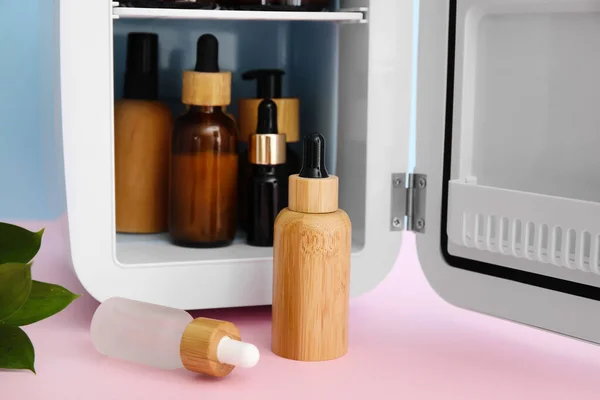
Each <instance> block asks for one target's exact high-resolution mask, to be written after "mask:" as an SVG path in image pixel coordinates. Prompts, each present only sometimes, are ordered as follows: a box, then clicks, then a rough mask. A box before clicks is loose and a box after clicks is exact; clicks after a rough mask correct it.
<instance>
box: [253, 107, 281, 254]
mask: <svg viewBox="0 0 600 400" xmlns="http://www.w3.org/2000/svg"><path fill="white" fill-rule="evenodd" d="M248 141H249V146H250V149H249V150H250V151H249V152H248V161H249V163H250V177H249V179H248V205H247V207H248V232H247V233H248V238H247V241H248V244H249V245H250V246H259V247H271V246H273V226H274V224H275V218H277V214H279V212H280V211H281V210H283V209H284V208H285V207H287V179H288V177H287V174H278V173H277V172H279V171H277V168H285V167H286V165H285V161H286V138H285V134H279V133H278V129H277V105H276V104H275V102H274V101H272V100H269V99H265V100H263V101H262V102H261V103H260V105H259V106H258V126H257V128H256V134H254V135H250V137H249V139H248ZM282 175H283V176H282Z"/></svg>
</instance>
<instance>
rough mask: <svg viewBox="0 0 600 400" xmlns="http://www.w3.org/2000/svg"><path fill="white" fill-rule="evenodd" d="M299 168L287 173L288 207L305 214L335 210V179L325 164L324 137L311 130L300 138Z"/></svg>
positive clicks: (336, 192) (337, 182)
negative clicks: (307, 134) (300, 167)
mask: <svg viewBox="0 0 600 400" xmlns="http://www.w3.org/2000/svg"><path fill="white" fill-rule="evenodd" d="M303 144H304V151H303V158H302V169H301V170H300V173H299V174H298V175H292V176H290V182H289V209H290V210H291V211H296V212H301V213H308V214H325V213H331V212H335V211H337V210H338V186H339V180H338V177H337V176H335V175H329V173H328V172H327V169H326V167H325V138H324V137H323V136H322V135H320V134H318V133H313V134H312V135H310V136H307V137H305V138H304V141H303Z"/></svg>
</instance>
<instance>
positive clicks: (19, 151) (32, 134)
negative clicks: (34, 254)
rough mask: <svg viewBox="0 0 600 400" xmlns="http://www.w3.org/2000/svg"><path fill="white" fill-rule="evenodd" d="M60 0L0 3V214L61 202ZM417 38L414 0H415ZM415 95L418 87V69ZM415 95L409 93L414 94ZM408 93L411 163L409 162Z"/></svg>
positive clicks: (43, 210) (55, 207)
mask: <svg viewBox="0 0 600 400" xmlns="http://www.w3.org/2000/svg"><path fill="white" fill-rule="evenodd" d="M58 1H59V0H53V1H52V0H50V1H49V0H21V1H19V2H10V1H4V2H1V4H0V35H1V37H3V38H4V40H2V41H0V54H2V55H3V59H2V62H0V88H2V90H0V193H2V195H0V220H27V219H32V220H35V219H38V220H44V219H54V218H57V217H59V216H60V215H62V214H63V213H64V212H65V210H66V201H65V191H64V167H63V161H62V157H63V155H62V142H61V134H60V131H61V128H60V104H59V95H60V92H59V91H60V84H59V71H58V68H59V65H58V39H57V38H58V35H57V29H58V25H57V23H58V18H57V15H58ZM414 10H415V12H414V18H415V24H414V29H415V35H414V37H415V46H414V52H413V60H414V63H415V64H414V71H415V73H416V55H417V50H416V40H417V39H416V38H417V34H416V32H418V0H414ZM414 78H415V79H414V80H413V96H414V93H415V92H416V75H415V77H414ZM413 100H414V98H413ZM415 107H416V105H415V102H414V101H413V110H412V115H413V118H412V121H413V122H412V123H411V138H412V140H411V150H410V170H412V169H413V168H414V164H415V157H414V155H415V151H414V145H415V125H414V120H415V118H414V116H415V114H416V108H415Z"/></svg>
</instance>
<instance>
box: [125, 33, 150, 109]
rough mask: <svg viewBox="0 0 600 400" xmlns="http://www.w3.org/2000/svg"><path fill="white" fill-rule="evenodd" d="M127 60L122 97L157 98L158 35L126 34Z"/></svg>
mask: <svg viewBox="0 0 600 400" xmlns="http://www.w3.org/2000/svg"><path fill="white" fill-rule="evenodd" d="M126 58H127V60H126V68H125V87H124V91H123V97H125V98H127V99H138V100H155V99H157V98H158V35H156V34H154V33H143V32H132V33H130V34H129V35H127V57H126Z"/></svg>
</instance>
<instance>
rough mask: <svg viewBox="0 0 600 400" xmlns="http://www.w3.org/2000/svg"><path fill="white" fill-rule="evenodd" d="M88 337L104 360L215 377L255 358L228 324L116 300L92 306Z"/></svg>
mask: <svg viewBox="0 0 600 400" xmlns="http://www.w3.org/2000/svg"><path fill="white" fill-rule="evenodd" d="M91 335H92V342H93V345H94V347H95V348H96V350H97V351H98V352H100V353H102V354H104V355H107V356H109V357H114V358H119V359H122V360H127V361H131V362H135V363H140V364H144V365H148V366H152V367H156V368H161V369H171V370H172V369H178V368H185V369H187V370H190V371H193V372H198V373H201V374H206V375H210V376H216V377H223V376H226V375H228V374H229V373H231V371H233V369H234V368H235V367H241V368H252V367H254V366H255V365H256V364H257V363H258V360H259V357H260V355H259V352H258V349H257V348H256V347H255V346H254V345H252V344H249V343H244V342H242V341H241V337H240V332H239V330H238V328H237V327H236V326H235V325H234V324H232V323H231V322H226V321H219V320H214V319H208V318H197V319H193V318H192V316H191V315H190V314H188V313H187V312H185V311H183V310H178V309H174V308H169V307H163V306H158V305H155V304H148V303H142V302H139V301H134V300H128V299H123V298H117V297H115V298H111V299H108V300H106V301H105V302H104V303H102V304H101V305H100V306H99V307H98V309H97V310H96V312H95V314H94V317H93V318H92V325H91Z"/></svg>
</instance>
